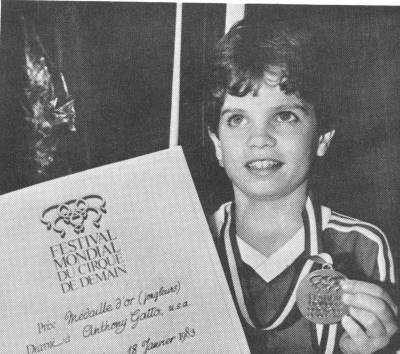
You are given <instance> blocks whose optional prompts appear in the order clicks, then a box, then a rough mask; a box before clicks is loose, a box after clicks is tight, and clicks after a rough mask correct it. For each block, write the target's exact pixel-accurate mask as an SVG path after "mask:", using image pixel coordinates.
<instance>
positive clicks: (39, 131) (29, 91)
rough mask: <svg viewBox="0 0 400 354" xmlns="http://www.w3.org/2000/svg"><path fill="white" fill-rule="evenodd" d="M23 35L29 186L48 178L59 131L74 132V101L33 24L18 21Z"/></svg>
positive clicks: (24, 102) (24, 100) (58, 139)
mask: <svg viewBox="0 0 400 354" xmlns="http://www.w3.org/2000/svg"><path fill="white" fill-rule="evenodd" d="M21 22H22V26H23V34H24V54H25V58H24V65H23V69H24V76H25V80H24V90H23V91H24V92H23V100H22V107H23V110H24V118H25V121H26V122H27V123H28V134H27V135H28V136H27V139H28V150H29V152H28V156H27V157H26V158H27V160H28V165H31V166H34V176H33V181H30V182H33V183H36V182H41V181H45V180H48V179H51V178H53V177H55V176H53V175H52V172H51V171H52V165H53V164H54V159H55V155H56V152H57V147H58V145H59V143H60V139H61V136H60V129H58V128H57V127H61V126H66V127H68V130H69V131H72V132H73V131H76V127H75V118H76V113H75V107H74V99H73V98H72V97H71V96H70V95H69V93H68V89H67V85H66V82H65V79H64V76H63V74H62V73H61V72H60V71H59V70H57V69H56V67H55V65H54V64H53V63H52V61H51V60H50V58H49V56H48V55H47V52H46V50H45V48H44V46H43V44H42V42H41V41H40V38H39V36H38V35H37V33H36V31H35V28H34V26H33V24H31V23H28V22H27V21H26V20H25V18H24V17H22V18H21Z"/></svg>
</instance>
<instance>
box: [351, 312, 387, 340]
mask: <svg viewBox="0 0 400 354" xmlns="http://www.w3.org/2000/svg"><path fill="white" fill-rule="evenodd" d="M350 315H351V317H353V318H354V319H356V320H357V321H358V322H359V323H361V324H362V325H363V326H364V328H365V333H366V334H367V336H368V337H370V338H375V337H381V336H386V335H387V331H386V328H385V326H384V325H383V324H382V322H381V321H380V320H379V318H378V317H377V316H376V315H375V314H373V313H371V312H369V311H366V310H363V309H359V308H356V307H350Z"/></svg>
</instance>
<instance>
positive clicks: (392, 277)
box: [331, 212, 395, 283]
mask: <svg viewBox="0 0 400 354" xmlns="http://www.w3.org/2000/svg"><path fill="white" fill-rule="evenodd" d="M331 220H332V221H335V220H336V221H339V222H341V223H343V224H346V225H354V224H358V225H360V226H361V228H362V225H365V226H368V227H370V228H372V229H374V230H376V231H377V233H379V235H380V236H379V235H375V236H376V237H379V238H380V239H381V243H380V246H379V247H382V248H383V244H382V242H384V243H385V245H386V247H387V249H388V252H387V255H388V259H389V265H388V266H389V275H390V281H391V282H392V283H394V282H395V271H394V262H393V255H392V251H391V249H390V244H389V242H388V240H387V238H386V235H385V234H384V233H383V231H382V230H381V229H380V228H379V227H377V226H375V225H374V224H370V223H368V222H365V221H361V220H359V219H355V218H351V217H349V216H346V215H343V214H339V213H336V212H333V213H332V215H331ZM362 229H363V230H365V232H366V233H365V232H363V234H364V235H365V236H367V237H369V236H368V235H370V234H372V235H374V233H373V232H372V231H370V230H368V229H364V228H362ZM382 240H383V241H382ZM381 245H382V246H381ZM382 252H383V250H382Z"/></svg>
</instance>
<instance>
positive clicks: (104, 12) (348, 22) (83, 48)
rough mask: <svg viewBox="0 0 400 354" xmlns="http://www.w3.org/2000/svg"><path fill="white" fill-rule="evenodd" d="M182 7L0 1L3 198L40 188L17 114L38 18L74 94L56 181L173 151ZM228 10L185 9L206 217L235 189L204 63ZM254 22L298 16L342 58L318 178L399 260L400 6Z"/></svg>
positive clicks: (279, 9)
mask: <svg viewBox="0 0 400 354" xmlns="http://www.w3.org/2000/svg"><path fill="white" fill-rule="evenodd" d="M175 8H176V6H175V4H171V3H112V2H104V3H101V2H87V3H85V2H69V3H68V2H58V1H57V2H33V1H32V2H28V1H23V2H22V1H13V2H10V1H3V2H2V7H1V11H2V13H1V51H2V55H1V59H0V60H1V68H0V70H1V71H0V79H1V87H0V89H1V91H0V93H1V97H0V99H1V103H2V104H1V108H0V114H1V121H0V128H1V129H0V134H1V135H0V138H1V140H0V144H1V150H0V164H1V169H0V174H1V175H0V177H1V182H0V192H1V193H6V192H10V191H13V190H15V189H18V188H22V187H25V186H28V185H31V184H33V183H36V180H35V179H32V178H31V176H32V174H29V173H26V170H27V169H29V168H30V167H29V166H28V165H27V164H26V154H27V150H26V144H25V135H24V134H26V129H25V128H24V127H23V126H24V124H25V123H24V121H23V116H22V114H21V109H20V107H19V100H20V96H21V92H22V86H21V83H22V78H21V77H22V76H21V75H22V69H21V65H22V60H23V42H22V36H21V26H20V22H19V17H20V15H21V14H24V15H25V18H26V19H27V20H29V21H32V22H33V23H34V25H35V27H36V30H37V32H38V34H39V36H40V38H41V40H42V42H43V43H44V45H45V47H46V49H47V51H48V52H49V54H50V56H51V57H52V59H53V61H54V62H55V63H56V65H57V66H58V68H59V69H61V70H62V71H63V73H64V75H65V78H66V81H67V84H68V87H69V90H70V92H71V93H72V94H73V96H74V97H75V99H76V111H77V132H76V133H66V134H64V135H63V139H62V140H61V143H60V146H59V148H58V150H57V153H56V159H55V162H54V166H53V169H52V172H51V176H50V177H49V178H55V177H59V176H62V175H65V174H68V173H73V172H78V171H82V170H85V169H88V168H92V167H96V166H100V165H104V164H107V163H111V162H115V161H120V160H124V159H128V158H131V157H135V156H138V155H142V154H146V153H149V152H153V151H158V150H161V149H165V148H168V141H169V123H170V118H169V115H170V100H171V84H172V58H173V46H174V26H175ZM225 9H226V7H225V5H223V4H184V5H183V30H182V68H181V106H180V120H181V124H180V135H179V143H180V144H181V145H182V146H183V148H184V151H185V154H186V157H187V160H188V164H189V167H190V169H191V171H192V175H193V178H194V181H195V184H196V186H197V189H198V192H199V196H200V199H201V202H202V204H203V207H204V210H205V212H206V213H211V212H212V211H213V210H215V209H216V208H217V207H218V206H219V205H220V204H221V203H222V202H223V201H226V200H229V199H230V197H231V191H230V188H229V187H227V186H229V183H227V181H226V177H225V176H224V174H223V172H222V170H221V169H220V168H219V167H218V166H217V164H216V162H215V161H214V158H213V151H212V147H211V144H210V142H209V140H208V137H207V131H206V126H205V114H206V112H205V92H204V80H205V78H204V66H205V62H206V58H207V53H209V50H210V48H211V47H212V45H213V43H214V42H215V41H216V40H217V38H219V37H221V36H222V34H223V30H224V27H225ZM246 16H249V17H252V18H257V17H258V16H263V17H280V18H286V17H299V18H301V19H304V21H309V22H313V23H315V24H316V25H318V26H320V27H321V29H322V30H325V31H327V33H328V34H329V36H328V41H329V43H330V45H331V46H332V48H333V49H334V51H335V53H336V56H337V58H338V61H339V64H340V65H339V67H340V70H339V72H338V79H339V82H340V84H339V85H338V87H337V90H336V91H335V92H332V95H333V97H334V98H335V100H336V102H337V104H336V105H335V115H336V117H337V119H336V127H337V129H336V130H337V132H336V136H335V140H334V142H333V145H332V147H331V149H330V151H329V152H328V155H327V156H326V158H324V160H323V161H321V162H320V163H319V166H318V168H317V169H316V174H315V176H314V179H313V183H314V189H315V190H316V191H317V194H318V195H319V196H320V198H321V199H322V201H323V202H324V203H326V204H327V205H329V206H331V207H332V208H333V209H335V210H336V211H338V212H340V213H344V214H347V215H351V216H353V217H357V218H361V219H364V220H368V221H370V222H372V223H374V224H377V225H379V226H380V227H381V228H382V229H383V230H384V231H385V232H386V234H387V235H388V238H389V240H390V242H391V244H392V247H393V248H394V251H395V255H396V258H397V261H399V258H400V250H399V242H398V237H399V234H400V233H399V231H400V227H399V226H400V224H399V223H400V221H399V217H398V208H399V172H400V171H399V170H400V168H399V164H398V154H399V152H398V151H399V147H400V134H399V133H400V120H399V119H398V115H399V112H400V107H399V105H400V99H399V98H400V92H399V91H400V8H399V7H378V6H374V7H365V6H357V7H355V6H314V5H312V6H306V5H290V6H289V5H247V6H246Z"/></svg>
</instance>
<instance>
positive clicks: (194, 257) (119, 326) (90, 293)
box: [0, 148, 249, 354]
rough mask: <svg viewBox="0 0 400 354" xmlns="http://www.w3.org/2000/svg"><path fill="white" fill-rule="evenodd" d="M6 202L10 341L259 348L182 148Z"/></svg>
mask: <svg viewBox="0 0 400 354" xmlns="http://www.w3.org/2000/svg"><path fill="white" fill-rule="evenodd" d="M104 202H105V203H104ZM0 205H1V210H2V213H1V216H0V225H1V228H2V230H1V235H0V242H1V248H0V256H1V265H2V271H1V273H2V275H1V277H2V282H1V287H0V303H1V304H2V309H1V310H0V321H1V324H2V325H1V326H0V341H1V342H0V343H1V352H2V353H10V354H14V353H15V354H17V353H27V354H32V353H49V354H52V353H71V354H72V353H74V354H77V353H88V354H89V353H90V354H122V353H125V354H126V353H128V354H135V353H138V354H139V353H140V354H145V353H150V354H152V353H154V354H157V353H197V354H199V353H207V354H209V353H249V349H248V347H247V344H246V340H245V337H244V334H243V330H242V327H241V325H240V322H239V319H238V317H237V313H236V311H235V308H234V305H233V301H232V299H231V295H230V293H229V290H228V287H227V284H226V281H225V278H224V275H223V272H222V268H221V266H220V264H219V260H218V256H217V254H216V250H215V247H214V245H213V241H212V237H211V235H210V232H209V229H208V226H207V223H206V220H205V217H204V214H203V212H202V209H201V206H200V203H199V201H198V197H197V195H196V192H195V188H194V185H193V182H192V180H191V176H190V173H189V171H188V168H187V166H186V162H185V160H184V157H183V154H182V151H181V149H180V148H174V149H170V150H165V151H161V152H158V153H154V154H150V155H146V156H143V157H139V158H136V159H132V160H129V161H124V162H120V163H116V164H112V165H108V166H104V167H100V168H96V169H93V170H89V171H85V172H82V173H79V174H76V175H72V176H68V177H63V178H60V179H57V180H53V181H50V182H46V183H42V184H39V185H36V186H33V187H30V188H27V189H23V190H20V191H17V192H14V193H10V194H7V195H4V196H2V197H0ZM94 222H97V226H96V225H95V224H94ZM74 225H75V229H74V227H73V226H74ZM82 227H83V228H84V230H82ZM64 233H65V234H64Z"/></svg>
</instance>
